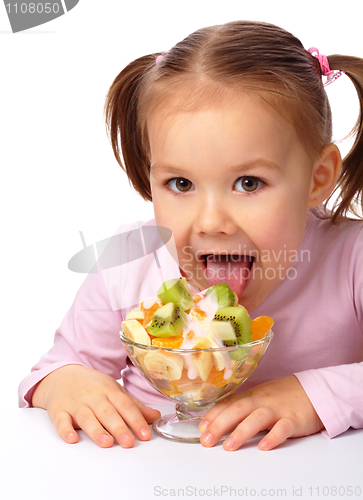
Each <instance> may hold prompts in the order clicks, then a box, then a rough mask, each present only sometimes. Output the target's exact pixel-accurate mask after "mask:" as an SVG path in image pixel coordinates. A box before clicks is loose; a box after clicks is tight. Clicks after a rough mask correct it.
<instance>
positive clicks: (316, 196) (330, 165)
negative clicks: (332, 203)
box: [308, 144, 342, 208]
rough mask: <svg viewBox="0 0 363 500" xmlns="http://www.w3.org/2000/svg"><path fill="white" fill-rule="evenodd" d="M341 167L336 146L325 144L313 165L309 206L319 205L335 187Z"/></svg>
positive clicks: (340, 158) (340, 159)
mask: <svg viewBox="0 0 363 500" xmlns="http://www.w3.org/2000/svg"><path fill="white" fill-rule="evenodd" d="M341 167H342V157H341V155H340V151H339V149H338V148H337V146H336V145H335V144H329V145H328V146H325V148H323V150H322V152H321V154H320V156H319V158H318V159H317V161H316V162H315V163H314V166H313V171H312V177H311V186H310V196H309V205H308V206H309V208H312V207H316V206H318V205H320V203H322V202H323V201H324V200H326V199H327V198H328V196H329V195H330V194H331V192H332V191H333V189H334V188H335V185H336V183H337V180H338V176H339V173H340V169H341Z"/></svg>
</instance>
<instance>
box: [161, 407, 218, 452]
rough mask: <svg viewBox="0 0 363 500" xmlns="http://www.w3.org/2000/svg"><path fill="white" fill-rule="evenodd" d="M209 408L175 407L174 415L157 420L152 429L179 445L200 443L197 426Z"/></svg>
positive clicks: (199, 433)
mask: <svg viewBox="0 0 363 500" xmlns="http://www.w3.org/2000/svg"><path fill="white" fill-rule="evenodd" d="M210 408H211V407H207V408H199V409H196V408H193V409H191V408H187V407H186V406H184V405H177V407H176V413H173V414H171V415H164V416H163V417H160V418H158V419H157V420H155V422H154V423H153V425H152V427H153V429H154V431H155V432H156V433H157V434H159V435H160V436H162V437H163V438H165V439H171V440H172V441H178V442H180V443H200V436H201V434H202V433H201V432H200V430H199V428H198V426H199V424H200V422H201V421H202V419H203V417H204V415H205V414H206V413H207V412H208V410H209V409H210ZM225 438H226V436H223V438H222V439H221V440H223V439H225Z"/></svg>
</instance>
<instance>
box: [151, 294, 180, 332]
mask: <svg viewBox="0 0 363 500" xmlns="http://www.w3.org/2000/svg"><path fill="white" fill-rule="evenodd" d="M184 326H185V318H184V313H183V312H182V311H181V310H180V309H179V307H178V306H176V305H175V304H174V303H173V302H169V303H168V304H166V305H165V306H161V307H159V309H157V310H156V311H155V312H154V314H153V317H152V318H151V323H150V326H149V328H148V333H150V335H153V336H154V337H177V336H178V335H181V334H182V333H183V329H184Z"/></svg>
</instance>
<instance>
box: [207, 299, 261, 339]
mask: <svg viewBox="0 0 363 500" xmlns="http://www.w3.org/2000/svg"><path fill="white" fill-rule="evenodd" d="M210 327H211V330H212V333H213V335H214V336H215V337H217V338H218V339H219V340H221V341H222V343H223V345H225V346H226V347H232V346H235V345H241V344H248V343H249V342H252V331H251V320H250V317H249V315H248V312H247V310H246V309H245V308H244V307H242V306H238V307H219V308H218V309H217V311H216V313H215V315H214V318H213V320H212V321H211V322H210Z"/></svg>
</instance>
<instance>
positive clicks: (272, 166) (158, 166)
mask: <svg viewBox="0 0 363 500" xmlns="http://www.w3.org/2000/svg"><path fill="white" fill-rule="evenodd" d="M261 168H262V169H263V170H264V171H269V170H274V171H278V172H281V170H282V169H281V167H280V166H279V165H278V164H277V163H275V162H273V161H271V160H266V159H264V158H257V159H255V160H251V161H248V162H245V163H240V164H238V165H233V166H230V167H226V170H229V171H230V172H232V173H233V172H236V173H243V174H246V173H249V172H251V171H253V170H256V169H259V170H260V169H261ZM150 169H151V170H152V172H153V175H156V176H158V175H163V174H164V175H165V174H166V173H167V174H169V175H177V176H179V177H180V176H182V175H183V173H185V175H186V176H188V175H190V172H187V171H185V170H184V169H183V167H176V166H172V165H169V164H163V163H154V164H153V165H151V168H150Z"/></svg>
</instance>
